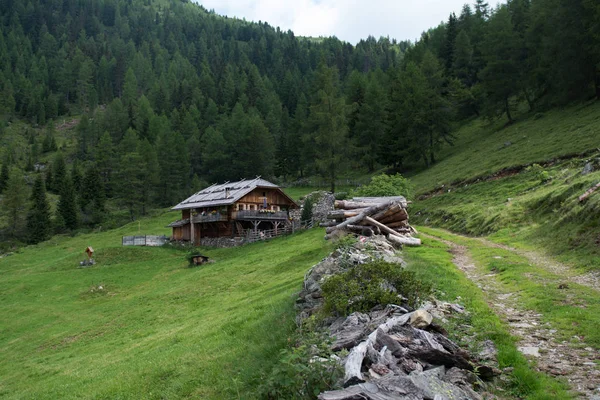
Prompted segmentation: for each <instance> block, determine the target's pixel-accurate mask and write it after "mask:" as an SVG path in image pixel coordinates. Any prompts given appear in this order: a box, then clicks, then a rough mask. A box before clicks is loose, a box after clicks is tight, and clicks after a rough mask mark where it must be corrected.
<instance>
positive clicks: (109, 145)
mask: <svg viewBox="0 0 600 400" xmlns="http://www.w3.org/2000/svg"><path fill="white" fill-rule="evenodd" d="M115 162H116V154H115V149H114V146H113V142H112V139H111V137H110V135H109V134H108V132H104V134H103V135H102V137H101V138H100V142H99V143H98V147H97V148H96V166H97V167H98V172H99V173H100V176H101V177H102V182H103V184H104V192H105V194H106V195H107V196H108V197H110V196H112V173H113V169H114V167H115Z"/></svg>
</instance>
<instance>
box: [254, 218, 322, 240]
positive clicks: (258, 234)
mask: <svg viewBox="0 0 600 400" xmlns="http://www.w3.org/2000/svg"><path fill="white" fill-rule="evenodd" d="M314 226H315V221H314V219H312V218H311V219H310V221H304V222H300V221H292V222H291V223H289V224H286V225H285V226H282V227H279V228H277V229H268V230H262V231H255V230H253V229H246V230H245V231H244V237H245V242H246V243H253V242H258V241H260V240H268V239H273V238H276V237H278V236H284V235H290V234H292V233H294V232H296V231H299V230H304V229H312V228H313V227H314Z"/></svg>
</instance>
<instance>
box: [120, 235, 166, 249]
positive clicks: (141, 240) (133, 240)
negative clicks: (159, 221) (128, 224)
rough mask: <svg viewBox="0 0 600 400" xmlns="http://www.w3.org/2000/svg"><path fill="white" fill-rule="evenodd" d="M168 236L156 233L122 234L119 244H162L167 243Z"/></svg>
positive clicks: (154, 245)
mask: <svg viewBox="0 0 600 400" xmlns="http://www.w3.org/2000/svg"><path fill="white" fill-rule="evenodd" d="M168 241H169V238H168V237H166V236H164V235H163V236H156V235H140V236H123V238H122V239H121V244H122V245H123V246H153V247H156V246H162V245H163V244H165V243H167V242H168Z"/></svg>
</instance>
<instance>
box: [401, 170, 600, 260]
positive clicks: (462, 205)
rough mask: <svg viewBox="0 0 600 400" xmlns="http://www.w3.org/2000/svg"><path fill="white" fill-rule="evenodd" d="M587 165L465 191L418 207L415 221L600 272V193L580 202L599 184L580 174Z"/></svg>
mask: <svg viewBox="0 0 600 400" xmlns="http://www.w3.org/2000/svg"><path fill="white" fill-rule="evenodd" d="M585 162H586V160H585V159H583V160H579V159H574V160H570V161H565V162H562V163H559V164H556V165H554V166H553V167H550V168H547V169H546V172H547V173H548V174H549V176H551V177H552V179H551V180H550V181H548V182H541V181H540V179H539V173H536V172H533V171H532V172H523V173H521V174H518V175H515V176H511V177H507V178H503V179H499V180H494V181H487V182H480V183H477V184H473V185H468V186H463V187H459V188H455V189H453V190H451V191H450V192H449V193H443V194H441V195H438V196H434V197H431V198H428V199H426V200H421V201H417V202H415V203H414V204H413V207H412V210H411V217H412V220H413V222H416V223H418V224H426V225H431V226H437V227H444V228H447V229H450V230H452V231H455V232H461V233H466V234H470V235H492V238H493V239H494V240H497V241H500V242H503V243H507V244H511V245H513V246H517V247H525V248H537V249H538V250H539V249H542V250H544V251H545V252H546V253H547V254H550V255H552V256H554V257H557V258H558V259H559V260H561V261H563V262H567V263H569V264H571V265H572V266H573V267H574V268H576V269H581V270H598V269H600V257H598V256H600V246H599V245H598V243H600V242H599V239H600V223H599V222H598V221H599V220H600V193H596V194H594V195H592V196H591V197H590V198H589V199H588V200H587V201H586V202H584V203H580V202H579V201H578V197H579V196H580V195H581V194H583V193H584V192H585V191H586V190H587V189H588V188H589V187H591V186H593V185H595V184H596V183H597V182H598V181H600V172H594V173H591V174H589V175H585V176H584V175H581V170H582V168H583V165H584V164H585Z"/></svg>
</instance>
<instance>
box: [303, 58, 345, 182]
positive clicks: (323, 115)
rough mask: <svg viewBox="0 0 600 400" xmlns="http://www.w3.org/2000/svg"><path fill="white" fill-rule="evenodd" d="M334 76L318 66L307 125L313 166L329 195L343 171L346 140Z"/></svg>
mask: <svg viewBox="0 0 600 400" xmlns="http://www.w3.org/2000/svg"><path fill="white" fill-rule="evenodd" d="M338 79H339V78H338V72H337V70H336V69H335V68H333V67H327V66H326V65H325V63H324V62H321V63H320V64H319V67H318V68H317V71H316V72H315V77H314V80H313V97H312V99H311V104H310V113H309V115H308V121H307V125H308V127H309V129H310V130H311V131H312V132H313V139H312V140H313V141H314V145H315V152H316V159H315V165H316V166H317V168H318V171H319V173H320V174H321V176H323V178H325V179H326V180H327V182H328V183H329V185H330V187H331V191H332V192H335V183H336V179H338V177H339V174H340V173H341V172H342V171H343V162H344V161H345V159H344V152H345V146H346V144H347V140H348V137H347V135H348V126H347V122H346V104H345V101H344V98H343V97H341V96H340V93H339V89H338V85H339V81H338Z"/></svg>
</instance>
